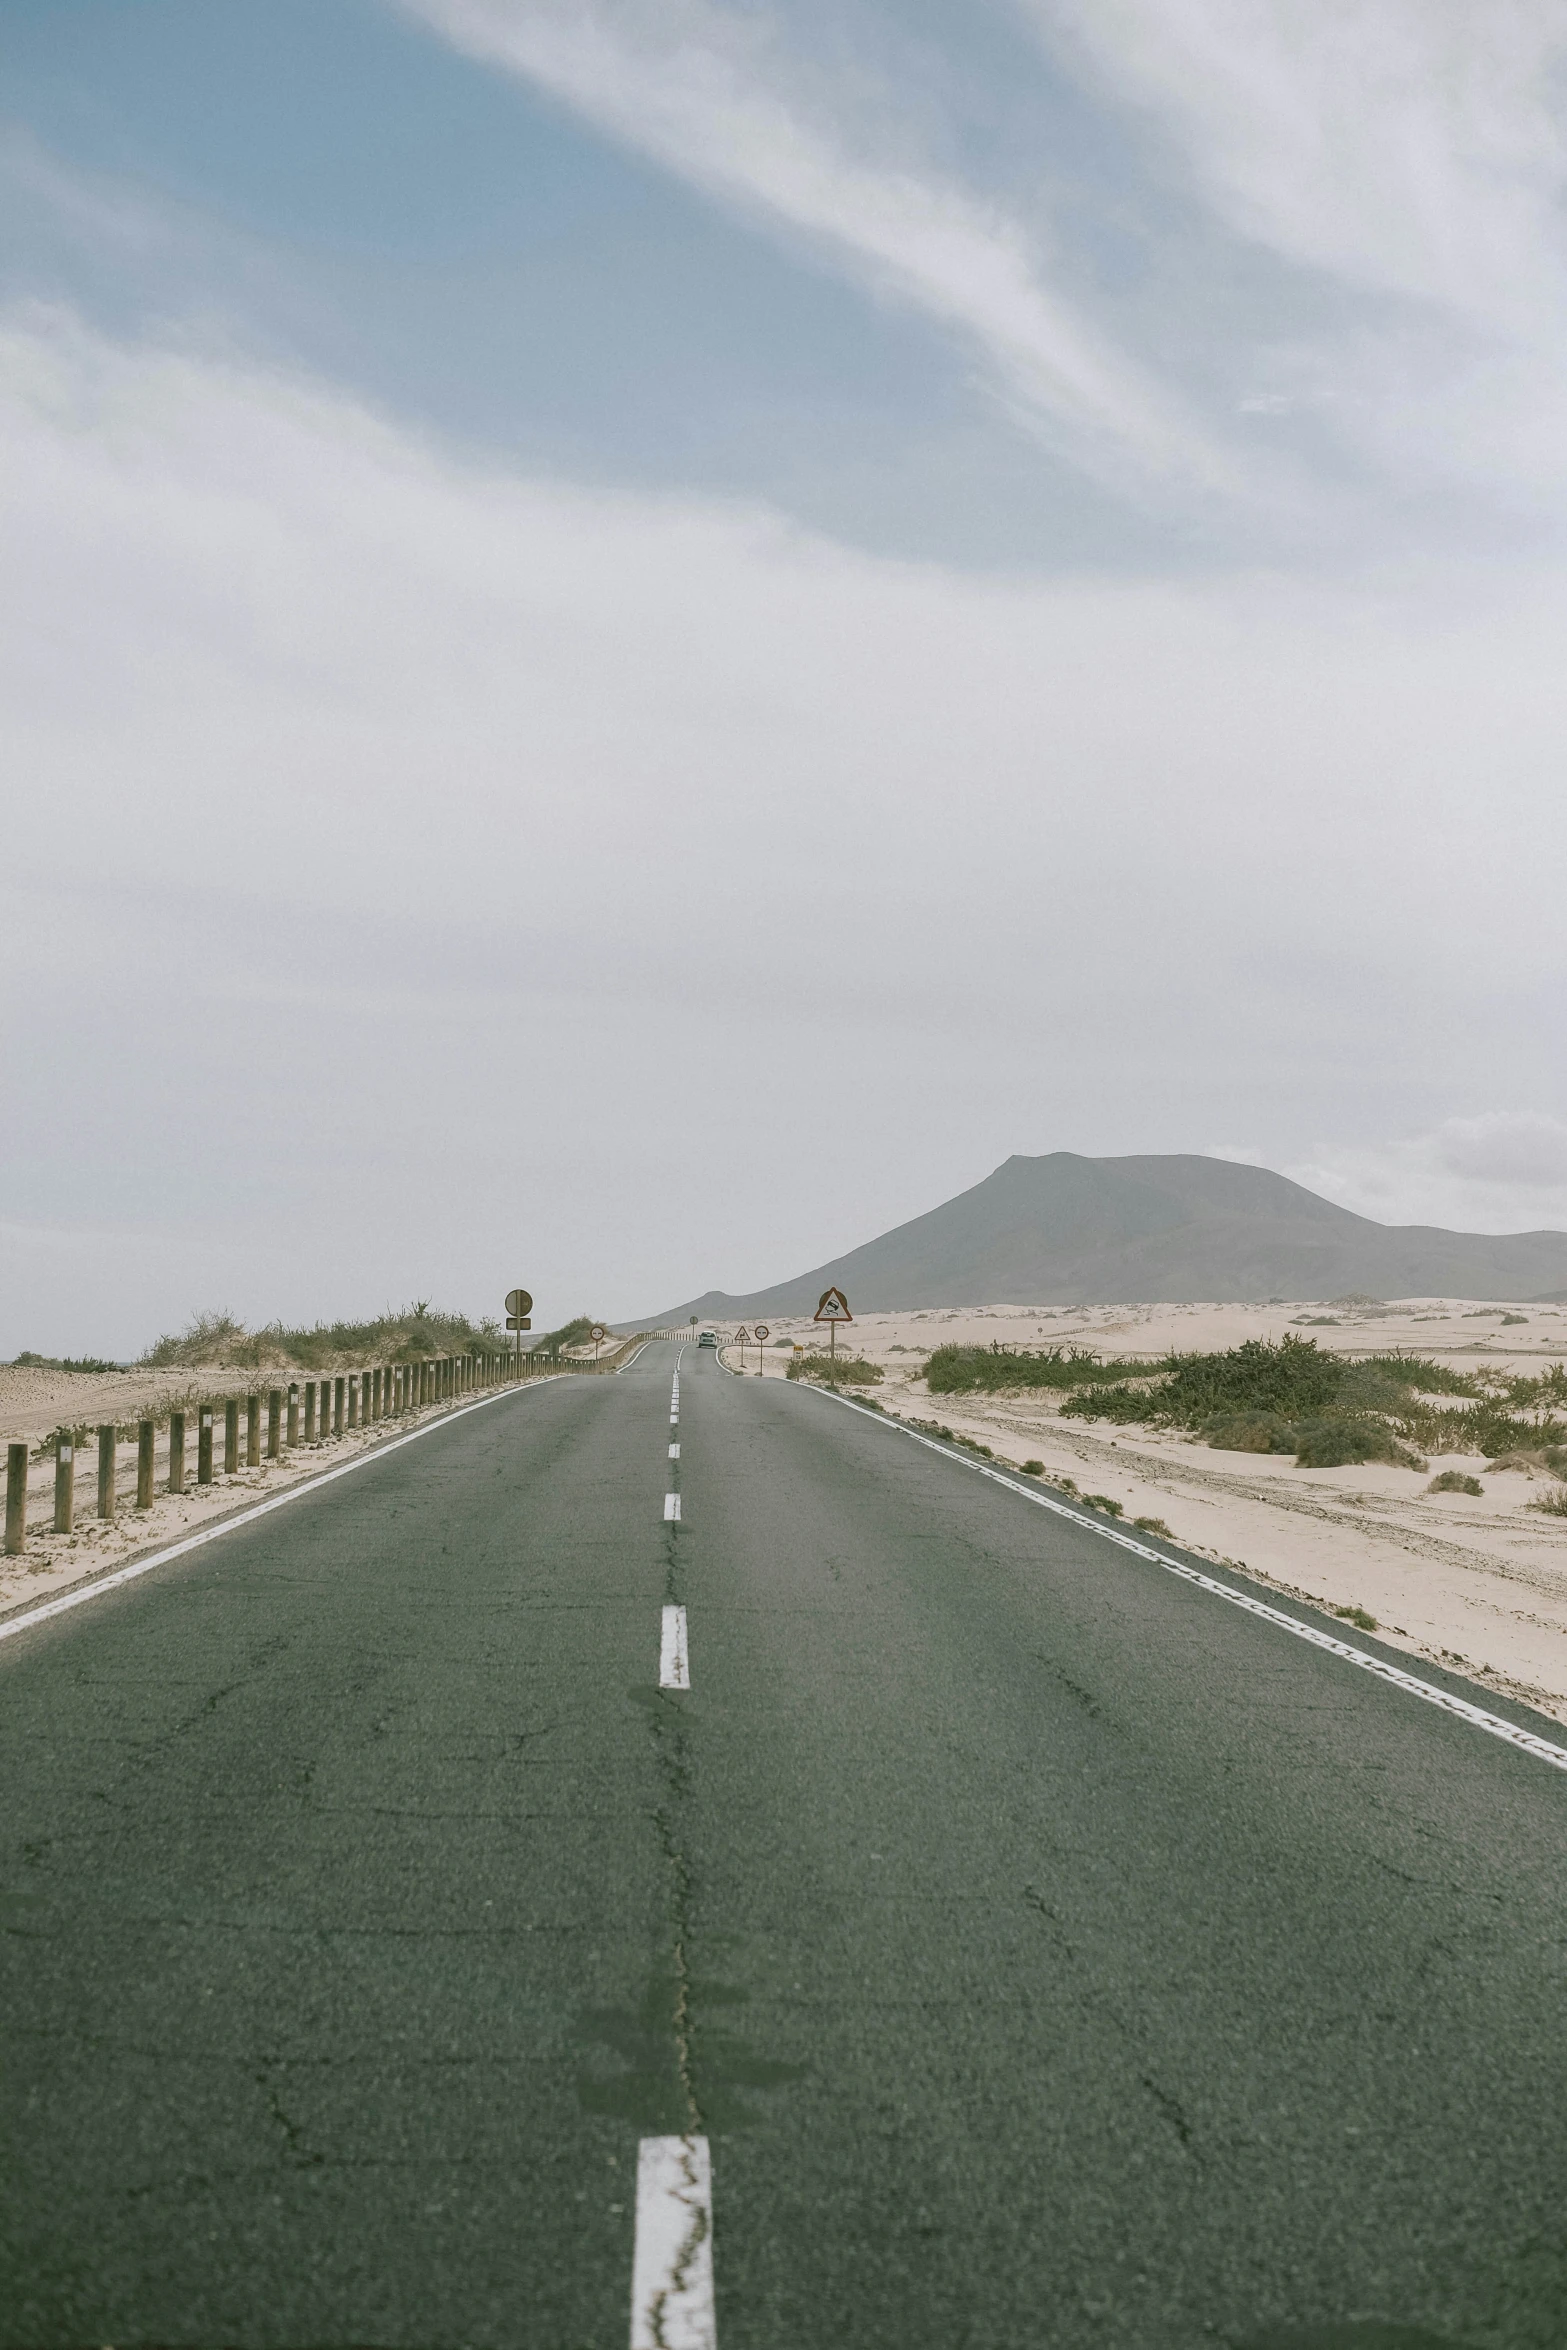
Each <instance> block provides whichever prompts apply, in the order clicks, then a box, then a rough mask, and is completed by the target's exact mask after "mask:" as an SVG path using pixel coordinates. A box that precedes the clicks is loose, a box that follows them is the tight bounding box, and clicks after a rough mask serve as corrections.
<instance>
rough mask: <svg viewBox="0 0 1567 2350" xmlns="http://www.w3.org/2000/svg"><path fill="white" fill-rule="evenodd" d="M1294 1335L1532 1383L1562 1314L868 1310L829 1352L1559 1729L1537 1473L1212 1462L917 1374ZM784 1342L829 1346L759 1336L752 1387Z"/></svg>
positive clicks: (904, 1407)
mask: <svg viewBox="0 0 1567 2350" xmlns="http://www.w3.org/2000/svg"><path fill="white" fill-rule="evenodd" d="M850 1303H851V1305H852V1303H853V1300H852V1299H851V1300H850ZM715 1327H718V1328H719V1329H720V1334H721V1335H725V1334H726V1333H725V1332H724V1328H723V1326H722V1325H715ZM1291 1331H1293V1332H1294V1333H1295V1334H1296V1335H1298V1336H1301V1337H1311V1338H1315V1339H1316V1340H1317V1341H1318V1342H1319V1343H1320V1344H1321V1345H1323V1346H1325V1347H1332V1348H1333V1349H1334V1350H1335V1351H1339V1352H1343V1353H1346V1354H1350V1355H1355V1354H1371V1353H1383V1352H1386V1351H1388V1350H1390V1349H1392V1348H1395V1347H1397V1348H1401V1349H1402V1350H1403V1351H1404V1352H1406V1353H1418V1354H1423V1355H1433V1356H1435V1357H1436V1358H1437V1359H1438V1360H1439V1361H1447V1362H1452V1363H1453V1364H1454V1365H1455V1366H1457V1367H1473V1366H1476V1365H1480V1364H1485V1365H1488V1366H1493V1367H1496V1368H1498V1369H1517V1370H1519V1371H1527V1372H1531V1373H1533V1374H1535V1375H1538V1374H1539V1372H1540V1371H1541V1370H1542V1369H1543V1368H1544V1367H1545V1365H1546V1364H1547V1363H1550V1362H1555V1361H1559V1360H1562V1359H1563V1358H1567V1312H1564V1311H1563V1309H1561V1308H1560V1307H1556V1306H1506V1305H1495V1306H1487V1305H1477V1304H1476V1303H1475V1302H1474V1301H1473V1300H1472V1299H1464V1300H1461V1301H1454V1300H1452V1299H1443V1298H1416V1299H1403V1300H1400V1301H1398V1302H1397V1303H1394V1304H1385V1305H1382V1306H1380V1307H1378V1308H1375V1309H1373V1308H1369V1307H1366V1308H1361V1307H1356V1306H1353V1305H1348V1304H1341V1305H1324V1304H1313V1303H1304V1304H1303V1303H1293V1304H1282V1305H1268V1306H1215V1305H1182V1306H1104V1307H1085V1308H1080V1309H1077V1310H1075V1311H1074V1310H1070V1309H1065V1310H1064V1309H1060V1308H1056V1309H1053V1310H1045V1311H1040V1310H1038V1309H1035V1308H1030V1307H1026V1306H984V1307H974V1308H968V1309H949V1308H945V1307H938V1308H933V1309H931V1310H928V1311H924V1312H919V1313H907V1314H870V1315H867V1316H866V1317H865V1318H864V1319H863V1320H857V1321H856V1322H855V1323H854V1324H853V1325H852V1327H850V1328H848V1329H840V1331H839V1333H838V1344H839V1346H840V1347H846V1349H847V1350H848V1351H850V1352H853V1353H855V1354H860V1355H863V1356H865V1357H866V1358H867V1359H868V1360H869V1361H871V1362H875V1363H879V1364H880V1365H881V1366H882V1368H883V1370H884V1373H885V1378H884V1381H883V1384H882V1385H881V1386H880V1387H878V1388H876V1389H874V1390H872V1391H871V1392H872V1393H874V1395H875V1398H876V1400H877V1402H878V1403H880V1404H881V1405H882V1406H883V1408H884V1409H885V1410H886V1411H887V1412H889V1413H891V1414H894V1415H896V1416H897V1417H899V1418H902V1419H906V1420H919V1421H926V1422H929V1421H936V1422H939V1423H940V1424H941V1425H942V1426H943V1427H946V1428H950V1429H952V1430H953V1431H954V1432H956V1433H958V1434H960V1435H965V1436H969V1437H973V1438H975V1439H976V1440H977V1441H979V1442H981V1443H983V1444H988V1445H989V1446H990V1447H991V1449H992V1451H993V1453H994V1454H995V1457H996V1459H997V1462H998V1463H1000V1464H1003V1465H1005V1464H1010V1465H1012V1466H1014V1467H1020V1466H1021V1465H1022V1463H1023V1462H1024V1461H1026V1460H1036V1461H1042V1462H1043V1463H1044V1467H1045V1474H1046V1476H1047V1477H1049V1478H1052V1479H1055V1480H1057V1481H1060V1480H1062V1479H1065V1478H1071V1479H1072V1480H1073V1481H1074V1483H1075V1484H1076V1485H1077V1487H1078V1488H1079V1489H1080V1490H1081V1491H1082V1492H1084V1493H1095V1494H1105V1495H1108V1496H1109V1498H1110V1499H1111V1500H1114V1501H1118V1502H1120V1503H1121V1505H1122V1508H1123V1510H1124V1512H1125V1519H1126V1522H1128V1523H1130V1522H1131V1521H1132V1520H1134V1519H1137V1518H1154V1519H1158V1520H1161V1521H1162V1522H1163V1524H1164V1525H1165V1526H1166V1527H1167V1528H1168V1530H1169V1532H1170V1534H1171V1535H1172V1536H1173V1538H1174V1539H1175V1541H1177V1542H1178V1543H1179V1544H1180V1545H1181V1546H1182V1548H1183V1549H1187V1550H1190V1551H1192V1552H1194V1553H1196V1554H1197V1555H1198V1556H1200V1557H1205V1558H1210V1559H1214V1560H1217V1561H1219V1562H1221V1563H1223V1564H1227V1565H1230V1566H1234V1567H1240V1568H1244V1569H1245V1571H1246V1572H1247V1574H1249V1575H1250V1576H1252V1577H1254V1578H1255V1579H1256V1580H1257V1581H1258V1582H1259V1583H1264V1584H1268V1585H1270V1586H1271V1587H1272V1588H1273V1589H1275V1590H1277V1591H1280V1592H1283V1593H1285V1594H1287V1595H1289V1596H1290V1597H1293V1598H1298V1599H1305V1600H1309V1601H1311V1602H1313V1603H1314V1604H1315V1605H1317V1606H1321V1607H1327V1608H1338V1609H1348V1608H1351V1607H1357V1608H1363V1609H1365V1610H1366V1612H1367V1613H1368V1614H1370V1615H1372V1616H1374V1617H1375V1618H1376V1620H1377V1627H1378V1637H1379V1638H1381V1639H1382V1640H1384V1641H1386V1642H1387V1643H1388V1644H1389V1645H1390V1646H1391V1647H1395V1648H1403V1649H1407V1650H1408V1651H1409V1652H1410V1654H1411V1655H1414V1656H1418V1657H1424V1658H1427V1659H1429V1660H1431V1661H1433V1662H1436V1663H1440V1664H1443V1665H1445V1666H1447V1667H1448V1668H1449V1669H1450V1670H1454V1669H1456V1670H1458V1671H1460V1672H1463V1673H1465V1674H1468V1675H1469V1676H1471V1677H1472V1678H1473V1679H1474V1680H1475V1681H1476V1682H1477V1683H1478V1684H1479V1685H1480V1686H1481V1687H1482V1688H1490V1689H1492V1690H1494V1691H1499V1692H1502V1693H1505V1694H1506V1695H1508V1696H1511V1697H1514V1698H1517V1699H1519V1700H1521V1701H1522V1702H1523V1703H1525V1704H1528V1705H1532V1706H1535V1707H1537V1708H1538V1709H1539V1710H1540V1711H1541V1712H1542V1713H1547V1714H1550V1715H1552V1716H1554V1718H1555V1719H1556V1720H1558V1721H1567V1518H1554V1517H1546V1516H1542V1515H1541V1514H1540V1513H1539V1511H1537V1510H1534V1509H1531V1508H1530V1506H1529V1504H1530V1503H1531V1502H1532V1501H1536V1500H1538V1499H1539V1498H1540V1497H1541V1494H1542V1493H1543V1492H1544V1491H1546V1490H1548V1489H1549V1488H1550V1485H1551V1483H1552V1481H1550V1480H1545V1481H1544V1482H1537V1481H1536V1480H1535V1479H1534V1478H1532V1477H1531V1476H1530V1475H1528V1474H1527V1473H1524V1472H1519V1471H1513V1470H1507V1471H1502V1472H1499V1473H1496V1474H1491V1473H1489V1472H1488V1470H1487V1465H1486V1462H1485V1460H1484V1458H1483V1457H1482V1456H1479V1455H1464V1454H1443V1455H1442V1456H1441V1457H1440V1459H1439V1460H1433V1462H1432V1464H1431V1470H1413V1469H1401V1468H1393V1467H1389V1466H1386V1465H1384V1464H1382V1463H1380V1462H1378V1463H1368V1464H1364V1465H1362V1466H1359V1467H1354V1468H1342V1469H1299V1468H1296V1467H1295V1465H1294V1463H1293V1462H1292V1461H1290V1460H1288V1459H1283V1458H1280V1457H1277V1456H1274V1455H1267V1454H1260V1455H1259V1454H1254V1453H1226V1452H1215V1451H1211V1450H1210V1449H1209V1448H1208V1446H1207V1445H1205V1444H1203V1443H1202V1442H1201V1441H1200V1440H1197V1439H1195V1438H1192V1437H1189V1436H1184V1435H1178V1434H1173V1433H1170V1432H1168V1431H1159V1432H1156V1431H1153V1430H1147V1429H1141V1428H1136V1427H1131V1428H1114V1429H1113V1430H1112V1428H1111V1426H1110V1424H1109V1423H1106V1422H1104V1421H1097V1422H1086V1421H1082V1420H1071V1419H1068V1420H1063V1419H1062V1418H1061V1417H1060V1415H1059V1410H1058V1406H1059V1403H1060V1400H1061V1399H1060V1397H1059V1396H1055V1395H1048V1394H1047V1395H1041V1394H1039V1393H1038V1392H1037V1391H1036V1392H1034V1393H1030V1394H1026V1395H1018V1396H944V1395H943V1396H934V1397H933V1396H932V1395H931V1394H930V1392H929V1390H928V1388H927V1387H926V1385H925V1382H924V1379H923V1378H922V1377H921V1376H920V1371H921V1368H922V1366H923V1359H924V1357H925V1355H926V1354H927V1353H928V1352H929V1350H930V1349H931V1348H933V1347H936V1346H940V1345H960V1346H984V1345H988V1344H989V1343H990V1341H991V1340H992V1339H1001V1340H1003V1341H1004V1342H1006V1343H1008V1344H1012V1345H1022V1346H1033V1345H1040V1346H1051V1345H1058V1344H1066V1343H1068V1342H1071V1343H1075V1344H1077V1345H1081V1346H1091V1347H1094V1348H1097V1349H1098V1350H1100V1351H1101V1352H1103V1353H1106V1354H1117V1355H1136V1356H1143V1357H1146V1358H1147V1359H1149V1360H1150V1361H1155V1360H1157V1359H1158V1358H1159V1357H1160V1356H1161V1355H1163V1354H1166V1353H1168V1352H1170V1351H1171V1350H1172V1349H1174V1350H1177V1351H1180V1352H1183V1353H1185V1352H1194V1351H1202V1352H1208V1351H1210V1350H1217V1349H1219V1348H1224V1347H1231V1346H1238V1345H1239V1344H1240V1343H1241V1342H1242V1340H1244V1339H1247V1338H1264V1339H1270V1340H1274V1341H1277V1340H1279V1339H1281V1338H1283V1337H1284V1336H1285V1334H1286V1333H1287V1332H1291ZM794 1343H799V1344H802V1345H805V1346H807V1347H816V1346H825V1345H826V1343H827V1332H826V1331H825V1329H821V1328H818V1327H815V1326H813V1325H812V1323H811V1322H809V1321H804V1320H789V1321H784V1322H779V1323H774V1324H772V1325H770V1326H769V1334H768V1345H767V1346H766V1347H765V1348H764V1349H763V1350H761V1360H762V1362H763V1364H764V1365H765V1369H766V1373H767V1376H768V1377H770V1378H782V1377H783V1376H784V1374H785V1370H786V1367H787V1364H788V1362H789V1360H790V1356H791V1353H792V1347H793V1344H794ZM724 1359H725V1360H726V1362H727V1363H728V1364H729V1366H730V1367H731V1368H732V1369H738V1368H739V1364H740V1352H739V1350H737V1349H736V1348H734V1347H732V1346H731V1347H726V1349H725V1350H724ZM757 1362H758V1350H757V1348H756V1347H755V1346H754V1345H753V1346H750V1347H747V1348H746V1349H745V1365H746V1369H747V1370H748V1371H749V1372H750V1373H751V1374H752V1375H753V1376H754V1375H755V1372H756V1367H757ZM1438 1468H1441V1469H1449V1468H1455V1469H1463V1470H1467V1471H1469V1472H1471V1473H1472V1474H1474V1475H1475V1476H1477V1477H1479V1479H1480V1481H1481V1483H1482V1485H1483V1486H1484V1488H1485V1490H1484V1492H1483V1494H1482V1495H1481V1496H1480V1497H1479V1498H1475V1497H1473V1496H1470V1495H1466V1494H1459V1493H1443V1494H1432V1493H1428V1492H1427V1491H1426V1487H1427V1486H1428V1484H1429V1483H1430V1479H1431V1474H1432V1473H1433V1472H1434V1471H1435V1470H1436V1469H1438ZM1349 1637H1351V1638H1353V1637H1354V1635H1353V1632H1351V1633H1350V1634H1349Z"/></svg>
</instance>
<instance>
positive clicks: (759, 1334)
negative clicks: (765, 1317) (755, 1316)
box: [756, 1322, 767, 1346]
mask: <svg viewBox="0 0 1567 2350" xmlns="http://www.w3.org/2000/svg"><path fill="white" fill-rule="evenodd" d="M756 1343H757V1345H758V1346H765V1345H766V1344H767V1324H766V1323H765V1322H758V1323H757V1325H756Z"/></svg>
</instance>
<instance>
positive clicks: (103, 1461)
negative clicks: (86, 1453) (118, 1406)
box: [98, 1420, 115, 1518]
mask: <svg viewBox="0 0 1567 2350" xmlns="http://www.w3.org/2000/svg"><path fill="white" fill-rule="evenodd" d="M114 1460H115V1442H114V1422H113V1421H112V1420H100V1422H99V1423H98V1515H99V1517H100V1518H112V1517H113V1515H114Z"/></svg>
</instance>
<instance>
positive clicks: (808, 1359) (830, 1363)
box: [784, 1354, 882, 1387]
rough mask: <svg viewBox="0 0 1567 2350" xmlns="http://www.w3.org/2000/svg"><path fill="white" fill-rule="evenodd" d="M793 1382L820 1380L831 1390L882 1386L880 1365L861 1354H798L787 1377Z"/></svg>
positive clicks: (787, 1372)
mask: <svg viewBox="0 0 1567 2350" xmlns="http://www.w3.org/2000/svg"><path fill="white" fill-rule="evenodd" d="M784 1376H785V1377H786V1378H789V1379H819V1380H820V1381H821V1382H822V1384H823V1385H824V1386H827V1387H879V1386H880V1384H881V1380H882V1368H881V1365H880V1363H867V1362H865V1361H864V1360H863V1359H862V1357H860V1356H859V1355H822V1354H813V1355H798V1356H797V1357H796V1358H795V1360H794V1361H793V1362H792V1363H791V1364H790V1365H789V1368H788V1370H787V1371H786V1373H785V1374H784Z"/></svg>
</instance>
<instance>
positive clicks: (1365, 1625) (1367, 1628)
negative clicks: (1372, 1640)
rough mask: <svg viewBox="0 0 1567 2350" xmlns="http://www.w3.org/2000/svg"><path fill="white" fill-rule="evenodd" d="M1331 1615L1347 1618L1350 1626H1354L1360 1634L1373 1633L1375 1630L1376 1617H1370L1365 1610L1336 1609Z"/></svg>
mask: <svg viewBox="0 0 1567 2350" xmlns="http://www.w3.org/2000/svg"><path fill="white" fill-rule="evenodd" d="M1333 1613H1334V1614H1335V1615H1336V1616H1343V1617H1345V1618H1347V1620H1348V1621H1349V1622H1350V1623H1351V1624H1354V1625H1356V1626H1357V1627H1358V1629H1359V1630H1360V1631H1362V1632H1374V1631H1375V1630H1376V1628H1377V1620H1376V1617H1375V1616H1374V1615H1372V1614H1371V1613H1370V1611H1369V1610H1368V1609H1366V1608H1363V1607H1336V1608H1335V1609H1334V1610H1333Z"/></svg>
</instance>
